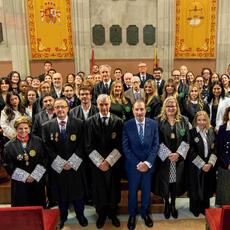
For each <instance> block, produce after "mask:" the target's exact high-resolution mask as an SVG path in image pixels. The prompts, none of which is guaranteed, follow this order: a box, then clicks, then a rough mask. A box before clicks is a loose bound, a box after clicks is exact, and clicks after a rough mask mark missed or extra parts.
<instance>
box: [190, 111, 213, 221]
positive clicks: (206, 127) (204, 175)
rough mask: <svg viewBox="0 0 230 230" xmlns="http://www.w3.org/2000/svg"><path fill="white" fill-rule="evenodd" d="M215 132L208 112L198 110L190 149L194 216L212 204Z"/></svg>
mask: <svg viewBox="0 0 230 230" xmlns="http://www.w3.org/2000/svg"><path fill="white" fill-rule="evenodd" d="M215 149H216V148H215V132H214V129H213V128H212V127H211V126H210V121H209V117H208V114H207V113H206V112H205V111H199V112H197V114H196V116H195V118H194V127H193V128H192V129H191V130H190V150H189V154H188V176H189V177H188V191H189V193H188V194H189V208H190V211H191V212H192V213H193V214H194V216H196V217H197V216H199V214H200V213H202V214H205V209H206V208H209V206H210V197H212V196H213V193H214V192H215V187H216V186H215V185H216V175H215V174H216V172H215V164H216V160H217V157H216V151H215Z"/></svg>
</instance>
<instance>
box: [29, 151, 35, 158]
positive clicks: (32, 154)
mask: <svg viewBox="0 0 230 230" xmlns="http://www.w3.org/2000/svg"><path fill="white" fill-rule="evenodd" d="M29 155H30V156H31V157H35V156H36V151H35V150H34V149H31V150H30V152H29Z"/></svg>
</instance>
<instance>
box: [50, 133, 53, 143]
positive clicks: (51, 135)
mask: <svg viewBox="0 0 230 230" xmlns="http://www.w3.org/2000/svg"><path fill="white" fill-rule="evenodd" d="M50 140H51V141H53V140H54V134H53V133H51V134H50Z"/></svg>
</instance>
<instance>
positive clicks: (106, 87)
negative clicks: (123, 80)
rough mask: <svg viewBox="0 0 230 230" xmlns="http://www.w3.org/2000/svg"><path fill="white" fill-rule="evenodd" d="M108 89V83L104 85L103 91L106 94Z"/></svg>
mask: <svg viewBox="0 0 230 230" xmlns="http://www.w3.org/2000/svg"><path fill="white" fill-rule="evenodd" d="M108 89H109V87H108V83H105V91H106V93H107V91H108Z"/></svg>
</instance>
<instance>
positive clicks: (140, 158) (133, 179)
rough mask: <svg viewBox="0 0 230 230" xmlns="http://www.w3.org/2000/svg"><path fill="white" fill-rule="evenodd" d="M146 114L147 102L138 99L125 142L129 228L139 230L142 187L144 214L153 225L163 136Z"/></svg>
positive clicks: (146, 221) (147, 224)
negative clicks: (152, 207) (152, 195)
mask: <svg viewBox="0 0 230 230" xmlns="http://www.w3.org/2000/svg"><path fill="white" fill-rule="evenodd" d="M145 113H146V107H145V102H144V101H143V100H137V101H136V102H135V103H134V105H133V114H134V118H133V119H131V120H129V121H127V122H126V123H125V124H124V128H123V138H122V145H123V152H124V155H125V169H126V173H127V177H128V183H129V195H128V211H129V220H128V229H135V226H136V215H137V209H138V204H137V191H138V189H139V188H140V189H141V217H142V218H143V219H144V222H145V225H146V226H147V227H152V226H153V221H152V219H151V217H150V216H149V214H148V208H149V205H150V193H151V181H152V172H153V169H154V161H155V158H156V156H157V151H158V145H159V135H158V129H157V124H156V122H155V121H153V120H152V119H149V118H146V117H145Z"/></svg>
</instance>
